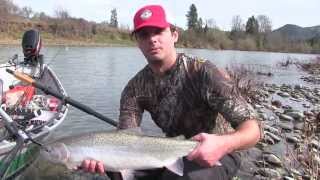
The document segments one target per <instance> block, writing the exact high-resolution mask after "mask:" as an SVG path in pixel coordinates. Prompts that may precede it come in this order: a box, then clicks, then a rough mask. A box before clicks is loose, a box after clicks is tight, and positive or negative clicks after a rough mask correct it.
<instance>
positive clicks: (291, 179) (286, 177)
mask: <svg viewBox="0 0 320 180" xmlns="http://www.w3.org/2000/svg"><path fill="white" fill-rule="evenodd" d="M283 180H295V179H294V178H293V177H290V176H283Z"/></svg>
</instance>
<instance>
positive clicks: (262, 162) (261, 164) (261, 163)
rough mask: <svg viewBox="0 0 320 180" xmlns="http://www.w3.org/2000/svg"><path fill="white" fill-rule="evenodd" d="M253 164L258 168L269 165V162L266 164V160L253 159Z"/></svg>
mask: <svg viewBox="0 0 320 180" xmlns="http://www.w3.org/2000/svg"><path fill="white" fill-rule="evenodd" d="M254 164H255V165H256V166H258V167H260V168H264V167H270V164H268V163H267V162H266V161H261V160H259V161H255V162H254Z"/></svg>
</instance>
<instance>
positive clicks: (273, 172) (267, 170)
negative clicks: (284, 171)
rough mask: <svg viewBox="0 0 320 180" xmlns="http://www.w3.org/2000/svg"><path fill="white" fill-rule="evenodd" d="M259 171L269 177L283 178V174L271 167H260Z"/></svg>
mask: <svg viewBox="0 0 320 180" xmlns="http://www.w3.org/2000/svg"><path fill="white" fill-rule="evenodd" d="M257 172H258V174H261V175H262V176H265V177H268V178H279V179H280V178H281V174H280V173H279V172H278V171H277V170H274V169H271V168H259V169H258V171H257Z"/></svg>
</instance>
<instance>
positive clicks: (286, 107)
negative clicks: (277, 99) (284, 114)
mask: <svg viewBox="0 0 320 180" xmlns="http://www.w3.org/2000/svg"><path fill="white" fill-rule="evenodd" d="M282 108H283V109H287V110H288V109H292V107H291V106H290V105H284V106H282Z"/></svg>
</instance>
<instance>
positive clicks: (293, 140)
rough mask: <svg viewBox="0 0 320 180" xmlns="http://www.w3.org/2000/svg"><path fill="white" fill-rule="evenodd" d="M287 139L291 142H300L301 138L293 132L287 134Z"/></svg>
mask: <svg viewBox="0 0 320 180" xmlns="http://www.w3.org/2000/svg"><path fill="white" fill-rule="evenodd" d="M286 140H287V141H288V142H289V143H295V144H297V143H299V142H300V139H299V138H298V137H296V136H294V135H292V134H287V135H286Z"/></svg>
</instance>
